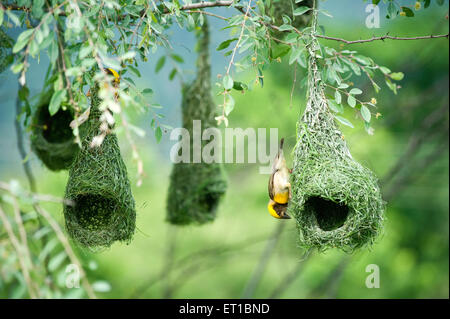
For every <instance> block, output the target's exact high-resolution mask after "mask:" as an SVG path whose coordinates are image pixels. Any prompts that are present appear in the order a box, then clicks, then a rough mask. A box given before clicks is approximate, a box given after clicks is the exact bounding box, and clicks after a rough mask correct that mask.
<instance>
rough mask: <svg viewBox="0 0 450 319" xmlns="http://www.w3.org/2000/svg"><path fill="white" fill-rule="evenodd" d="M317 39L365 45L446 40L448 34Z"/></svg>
mask: <svg viewBox="0 0 450 319" xmlns="http://www.w3.org/2000/svg"><path fill="white" fill-rule="evenodd" d="M316 37H317V38H321V39H325V40H333V41H339V42H344V43H346V44H354V43H366V42H372V41H378V40H381V41H384V40H404V41H405V40H406V41H407V40H424V39H437V38H447V39H448V33H447V34H438V35H432V34H431V35H424V36H417V37H393V36H390V35H387V34H386V35H383V36H381V37H372V38H370V39H363V40H345V39H342V38H334V37H328V36H325V35H320V34H317V35H316Z"/></svg>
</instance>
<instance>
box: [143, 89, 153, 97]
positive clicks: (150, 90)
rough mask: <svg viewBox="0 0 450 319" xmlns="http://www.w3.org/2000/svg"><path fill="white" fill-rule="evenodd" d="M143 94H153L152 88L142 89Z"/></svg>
mask: <svg viewBox="0 0 450 319" xmlns="http://www.w3.org/2000/svg"><path fill="white" fill-rule="evenodd" d="M142 94H144V95H151V94H153V90H152V89H150V88H147V89H144V90H143V91H142Z"/></svg>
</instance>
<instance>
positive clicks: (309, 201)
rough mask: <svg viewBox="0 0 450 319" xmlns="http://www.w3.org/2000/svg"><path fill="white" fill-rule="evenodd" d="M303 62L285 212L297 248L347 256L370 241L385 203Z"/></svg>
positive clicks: (314, 75)
mask: <svg viewBox="0 0 450 319" xmlns="http://www.w3.org/2000/svg"><path fill="white" fill-rule="evenodd" d="M309 63H310V66H309V73H310V75H309V88H308V101H307V105H306V109H305V112H304V114H303V116H302V117H301V118H300V120H299V123H298V127H297V143H296V146H295V149H294V167H293V172H292V176H291V184H292V200H291V201H290V203H289V209H288V210H289V213H290V214H291V216H294V218H295V219H296V222H297V229H298V232H299V244H300V246H302V247H305V248H310V247H314V248H317V249H318V250H319V251H324V250H326V249H328V248H340V249H342V250H344V251H346V252H352V251H354V250H355V249H358V248H361V247H363V246H365V245H370V244H372V243H373V242H374V240H375V238H376V237H377V235H378V234H379V233H380V231H381V229H382V222H383V215H384V214H383V213H384V209H385V203H384V201H383V200H382V198H381V193H380V189H379V187H378V183H377V178H376V176H375V175H374V173H373V172H372V171H371V170H369V169H368V168H366V167H363V166H362V165H361V164H359V163H358V162H357V161H355V160H354V159H353V158H352V156H351V154H350V151H349V149H348V147H347V145H346V142H345V140H344V139H343V135H342V133H341V132H340V130H339V129H338V127H337V126H336V123H335V120H334V117H333V114H332V113H331V112H330V110H329V108H328V106H327V101H326V99H325V98H324V93H323V88H322V84H321V80H320V76H319V73H318V71H317V67H316V66H315V65H313V66H311V65H312V64H315V59H314V58H312V57H310V62H309ZM314 70H316V71H314Z"/></svg>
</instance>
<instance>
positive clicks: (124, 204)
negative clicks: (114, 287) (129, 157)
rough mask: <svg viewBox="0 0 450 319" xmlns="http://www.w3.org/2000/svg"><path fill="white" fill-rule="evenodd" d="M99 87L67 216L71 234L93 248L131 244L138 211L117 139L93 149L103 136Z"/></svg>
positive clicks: (73, 171)
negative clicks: (93, 144) (94, 143)
mask: <svg viewBox="0 0 450 319" xmlns="http://www.w3.org/2000/svg"><path fill="white" fill-rule="evenodd" d="M97 94H98V87H96V88H95V89H93V90H91V97H92V100H91V111H90V115H89V119H88V121H87V122H86V123H84V124H82V125H81V127H80V135H81V138H82V149H81V150H80V152H79V153H78V154H77V156H76V158H75V160H74V162H73V165H72V166H71V168H70V171H69V180H68V182H67V187H66V195H65V198H66V199H68V200H69V201H70V202H71V205H69V204H70V203H69V204H65V205H64V217H65V221H66V228H67V231H68V233H69V235H70V236H71V237H72V238H73V239H75V240H76V241H77V242H79V243H80V244H81V245H83V246H85V247H89V248H102V247H109V246H111V244H112V243H113V242H114V241H124V242H127V243H128V242H130V241H131V238H132V237H133V234H134V231H135V224H136V211H135V203H134V199H133V195H132V193H131V187H130V182H129V180H128V175H127V168H126V166H125V164H124V162H123V160H122V156H121V154H120V149H119V145H118V142H117V137H116V135H115V134H113V133H110V134H107V135H106V137H105V138H104V140H103V143H102V144H101V145H100V146H97V147H91V142H92V140H93V138H94V137H95V136H98V135H99V132H100V130H99V128H100V124H101V121H100V115H101V112H100V111H99V109H98V107H99V104H100V99H99V97H98V95H97Z"/></svg>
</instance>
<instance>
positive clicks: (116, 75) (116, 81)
mask: <svg viewBox="0 0 450 319" xmlns="http://www.w3.org/2000/svg"><path fill="white" fill-rule="evenodd" d="M104 70H105V72H106V73H107V74H109V75H112V76H113V77H114V80H113V86H114V87H115V88H118V87H119V85H120V75H119V73H117V72H116V70H114V69H111V68H105V69H104ZM105 85H107V84H105ZM86 96H87V97H89V96H91V90H88V92H87V93H86ZM114 97H115V98H116V99H117V97H118V95H117V93H116V94H115V95H114ZM90 113H91V108H90V107H89V108H88V109H87V110H86V111H84V112H83V114H81V115H80V116H79V117H78V118H76V119H75V120H73V121H72V122H70V127H71V128H72V129H74V128H75V127H76V126H80V125H81V124H83V123H84V122H86V121H87V119H88V118H89V114H90Z"/></svg>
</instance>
